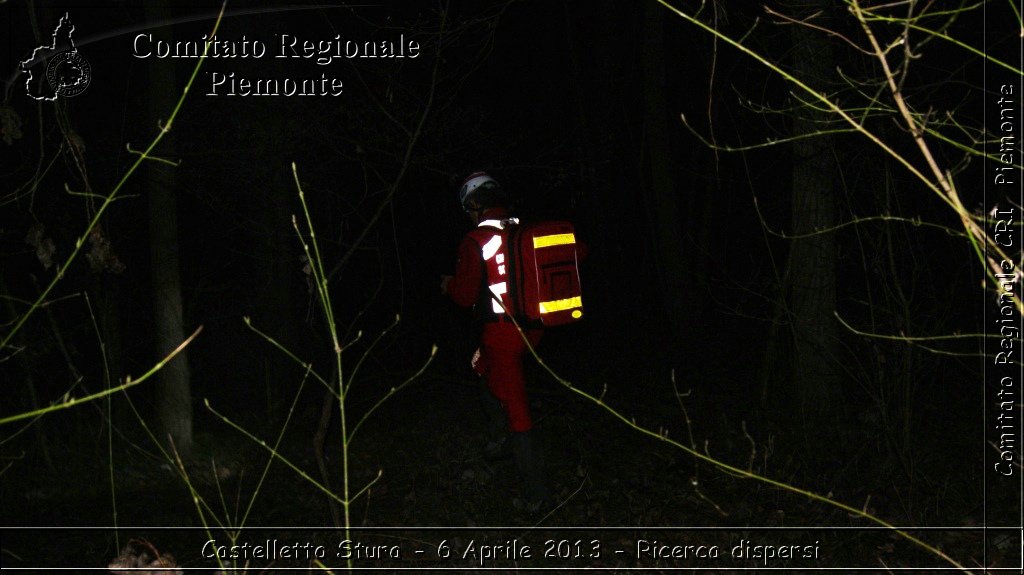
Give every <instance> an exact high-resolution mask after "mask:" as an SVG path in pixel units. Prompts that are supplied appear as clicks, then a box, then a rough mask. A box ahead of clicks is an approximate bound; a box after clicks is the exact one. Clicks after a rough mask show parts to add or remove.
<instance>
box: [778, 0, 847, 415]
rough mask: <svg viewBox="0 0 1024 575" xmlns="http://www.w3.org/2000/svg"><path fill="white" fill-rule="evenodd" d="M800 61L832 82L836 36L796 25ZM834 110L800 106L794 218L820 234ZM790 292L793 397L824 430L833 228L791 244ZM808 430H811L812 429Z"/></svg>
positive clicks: (799, 228)
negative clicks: (832, 43) (827, 129)
mask: <svg viewBox="0 0 1024 575" xmlns="http://www.w3.org/2000/svg"><path fill="white" fill-rule="evenodd" d="M803 10H806V12H805V13H801V14H796V16H797V17H802V16H806V15H809V14H810V13H812V12H817V11H822V12H825V13H827V12H828V10H829V6H828V3H827V2H823V1H820V0H819V1H817V2H811V3H805V4H804V7H803ZM790 30H791V31H792V34H791V41H792V44H793V52H792V54H793V68H794V70H795V72H796V75H797V77H798V78H800V79H801V80H803V81H804V82H806V83H808V84H809V85H810V86H811V87H813V88H815V89H817V90H819V91H820V90H825V89H826V85H825V81H824V78H826V77H828V76H829V75H830V74H831V73H832V70H833V69H834V65H833V57H832V49H831V46H830V44H829V38H828V37H826V36H825V35H824V34H822V33H821V32H819V31H817V30H813V29H811V28H808V27H806V26H800V25H794V26H791V27H790ZM827 119H828V114H827V113H825V112H822V111H820V110H816V109H812V108H797V109H795V111H794V112H793V136H794V138H796V140H795V141H794V142H793V181H792V221H791V229H792V233H793V234H795V235H804V234H813V233H814V232H816V231H818V230H825V229H827V228H830V227H832V226H834V225H835V212H836V202H835V190H834V189H833V188H834V185H835V166H834V158H833V155H832V138H831V137H829V136H826V135H819V136H815V137H811V138H804V137H803V136H806V135H808V134H814V133H816V132H818V131H820V130H822V129H823V128H824V126H825V122H826V121H827ZM784 281H785V285H784V286H783V287H784V289H785V293H786V294H787V295H788V298H787V301H788V305H789V324H790V326H791V329H792V354H791V361H790V365H791V366H792V372H791V377H790V382H791V385H792V388H791V389H792V392H793V393H792V394H787V395H788V399H790V400H791V401H793V402H794V405H793V406H794V407H796V408H798V410H799V411H798V413H799V414H800V415H801V421H803V422H804V423H805V426H806V427H805V431H810V432H812V433H817V431H816V430H819V429H820V426H819V425H818V423H820V422H821V421H823V420H824V419H825V418H826V416H828V415H829V414H830V412H831V411H832V410H834V409H835V408H836V406H837V403H838V401H837V396H838V394H839V391H840V388H839V385H840V382H839V371H838V369H837V365H836V361H837V357H836V354H835V350H836V337H837V329H836V322H835V318H834V315H833V313H834V311H835V307H836V245H835V235H834V234H833V233H832V232H830V231H829V232H823V233H818V234H815V235H812V236H810V237H807V238H801V239H796V240H793V241H792V244H791V245H790V251H789V257H788V261H787V264H786V275H785V279H784ZM805 435H806V434H805Z"/></svg>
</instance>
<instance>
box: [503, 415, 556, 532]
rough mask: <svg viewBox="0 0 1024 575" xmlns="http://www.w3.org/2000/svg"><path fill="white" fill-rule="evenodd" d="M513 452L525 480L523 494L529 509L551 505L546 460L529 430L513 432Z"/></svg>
mask: <svg viewBox="0 0 1024 575" xmlns="http://www.w3.org/2000/svg"><path fill="white" fill-rule="evenodd" d="M511 442H512V454H513V455H514V456H515V459H516V467H517V468H518V469H519V475H520V477H521V478H522V481H523V495H524V496H525V499H526V505H527V508H528V509H529V511H531V512H535V511H538V510H540V509H542V508H545V507H549V506H550V505H551V490H549V489H548V486H547V480H546V478H545V474H544V462H543V460H542V458H541V456H540V452H539V450H538V449H537V446H536V445H534V440H533V438H532V434H531V432H529V431H522V432H513V433H512V434H511Z"/></svg>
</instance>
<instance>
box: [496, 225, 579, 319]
mask: <svg viewBox="0 0 1024 575" xmlns="http://www.w3.org/2000/svg"><path fill="white" fill-rule="evenodd" d="M508 251H509V260H510V261H511V263H512V265H511V266H510V268H511V269H510V270H509V286H510V290H509V295H510V296H511V300H512V302H513V306H515V309H516V311H517V312H518V313H517V314H516V315H517V316H519V317H522V318H525V321H526V323H527V325H529V326H545V327H550V326H556V325H564V324H567V323H573V322H576V321H579V319H580V318H582V317H583V301H582V294H581V292H580V274H579V260H578V257H577V253H576V233H575V230H574V229H573V226H572V224H571V223H569V222H566V221H548V222H538V223H534V224H521V225H514V224H513V225H509V227H508ZM524 327H526V326H524Z"/></svg>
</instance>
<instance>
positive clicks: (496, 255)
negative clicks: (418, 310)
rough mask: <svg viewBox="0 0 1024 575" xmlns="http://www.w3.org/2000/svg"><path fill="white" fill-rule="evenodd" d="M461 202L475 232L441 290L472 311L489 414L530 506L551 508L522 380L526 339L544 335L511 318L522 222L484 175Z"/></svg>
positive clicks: (466, 185) (468, 183)
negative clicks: (512, 251) (514, 241)
mask: <svg viewBox="0 0 1024 575" xmlns="http://www.w3.org/2000/svg"><path fill="white" fill-rule="evenodd" d="M459 202H460V203H461V204H462V208H463V210H465V212H466V214H467V215H468V216H469V218H470V220H471V221H472V222H473V224H474V225H475V226H476V228H475V229H473V230H472V231H470V232H469V233H467V234H466V236H465V237H464V238H463V239H462V242H461V243H460V244H459V248H458V260H457V263H456V266H455V275H454V276H445V277H444V278H442V282H441V290H442V291H443V292H445V293H447V294H448V295H449V296H450V297H451V298H452V300H453V301H454V302H455V303H456V304H458V305H460V306H462V307H472V308H473V311H474V314H475V315H476V317H477V318H478V320H479V321H480V322H481V324H482V328H481V335H480V347H479V349H477V351H476V353H474V354H473V360H472V365H473V369H474V370H475V371H476V372H477V374H479V375H480V376H481V379H482V381H483V382H484V383H485V384H486V389H484V390H481V391H482V392H483V394H484V396H485V397H484V404H485V408H486V406H487V404H492V405H493V404H500V410H498V409H491V410H490V411H491V412H492V413H493V412H495V411H497V412H498V413H499V414H501V413H503V419H504V420H505V424H506V425H507V430H508V432H509V433H508V436H507V438H508V443H510V444H511V451H512V456H513V457H514V458H515V462H516V467H517V468H518V470H519V473H520V475H521V476H522V480H523V485H524V487H525V490H524V495H525V496H526V499H527V503H528V505H530V506H531V507H539V506H541V505H546V504H547V503H548V502H549V500H550V492H549V491H548V488H547V485H546V482H545V480H544V474H543V471H542V462H541V460H540V457H539V455H538V453H537V449H536V445H535V441H534V439H533V436H532V434H531V429H532V428H533V421H532V420H531V419H530V406H529V401H528V399H527V397H526V385H525V382H524V379H523V358H524V354H526V353H528V350H527V347H526V343H525V342H524V340H523V335H525V336H526V339H527V340H529V342H530V345H531V346H536V345H537V343H539V342H540V338H541V333H542V332H541V330H539V329H524V331H523V334H520V332H519V328H517V327H516V324H515V323H513V322H512V320H511V318H509V316H508V314H507V313H506V310H509V309H511V305H512V303H511V300H510V299H509V298H508V291H509V286H508V284H507V281H508V276H507V274H506V270H505V266H506V264H507V263H508V262H506V259H505V258H506V256H507V251H506V249H507V245H508V237H507V232H506V227H507V225H508V224H509V223H510V222H511V223H515V222H517V220H515V219H514V218H510V217H509V213H508V207H509V201H508V196H507V195H506V193H505V191H504V190H503V189H502V187H501V186H500V185H499V184H498V182H497V181H496V180H495V179H494V178H492V177H491V176H490V175H488V174H487V173H485V172H475V173H472V174H470V175H469V176H468V177H467V178H466V179H465V181H463V183H462V186H461V187H460V189H459ZM495 400H496V401H495ZM493 419H494V417H493V416H492V420H493Z"/></svg>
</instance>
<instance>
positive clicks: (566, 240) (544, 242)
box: [533, 234, 576, 249]
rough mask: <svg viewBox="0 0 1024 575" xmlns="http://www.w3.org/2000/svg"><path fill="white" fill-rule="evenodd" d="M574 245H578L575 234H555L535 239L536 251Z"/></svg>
mask: <svg viewBox="0 0 1024 575" xmlns="http://www.w3.org/2000/svg"><path fill="white" fill-rule="evenodd" d="M574 243H576V235H575V234H553V235H550V236H537V237H535V238H533V247H534V249H537V248H546V247H549V246H562V245H565V244H574Z"/></svg>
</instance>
